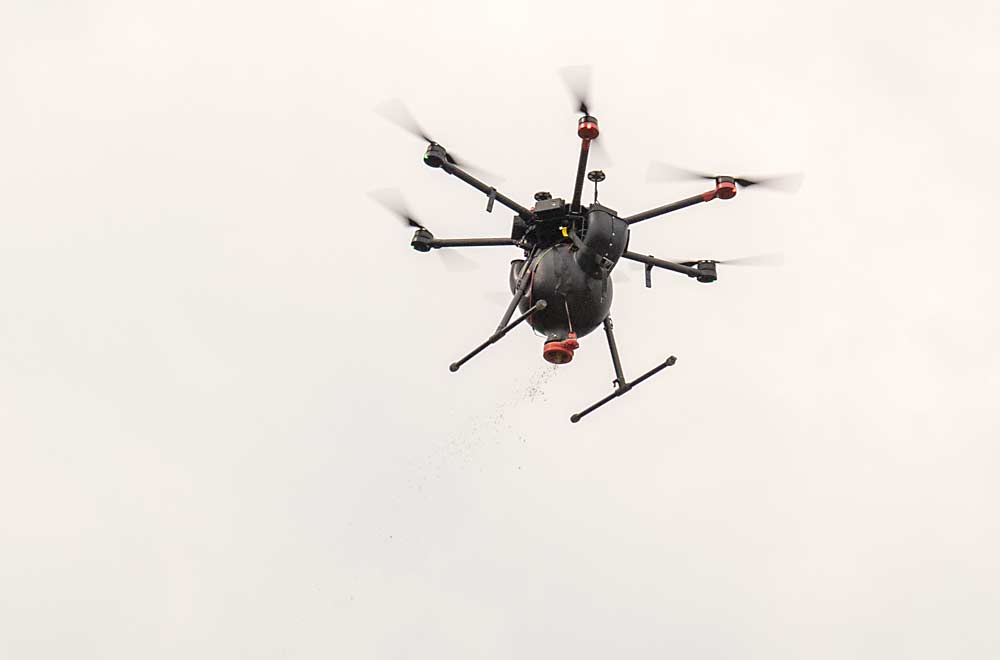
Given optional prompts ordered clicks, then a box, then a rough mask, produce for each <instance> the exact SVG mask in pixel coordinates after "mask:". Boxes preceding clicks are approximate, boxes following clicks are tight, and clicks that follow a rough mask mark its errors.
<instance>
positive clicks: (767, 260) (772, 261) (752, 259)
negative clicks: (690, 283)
mask: <svg viewBox="0 0 1000 660" xmlns="http://www.w3.org/2000/svg"><path fill="white" fill-rule="evenodd" d="M667 261H673V262H674V263H675V264H681V265H682V266H689V267H694V266H696V265H698V262H699V261H711V262H712V263H713V264H723V265H726V266H766V267H772V266H783V265H784V264H785V255H784V254H782V253H781V252H770V253H768V254H755V255H752V256H749V257H736V258H735V259H696V260H690V259H686V260H683V261H675V260H673V259H667Z"/></svg>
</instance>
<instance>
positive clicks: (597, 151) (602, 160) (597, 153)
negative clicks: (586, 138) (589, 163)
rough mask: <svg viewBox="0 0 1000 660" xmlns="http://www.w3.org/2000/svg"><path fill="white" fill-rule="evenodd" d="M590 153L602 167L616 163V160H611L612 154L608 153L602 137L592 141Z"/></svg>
mask: <svg viewBox="0 0 1000 660" xmlns="http://www.w3.org/2000/svg"><path fill="white" fill-rule="evenodd" d="M590 153H591V155H593V156H594V157H595V160H596V161H597V164H598V165H600V166H601V167H611V166H612V165H614V161H612V160H611V154H609V153H608V150H607V148H605V146H604V141H603V140H601V138H600V137H598V138H597V139H596V140H592V141H591V143H590Z"/></svg>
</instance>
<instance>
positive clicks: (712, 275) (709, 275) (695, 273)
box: [622, 251, 718, 282]
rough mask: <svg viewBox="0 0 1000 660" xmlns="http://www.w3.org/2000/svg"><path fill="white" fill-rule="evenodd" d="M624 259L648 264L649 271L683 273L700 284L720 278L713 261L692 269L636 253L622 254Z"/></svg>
mask: <svg viewBox="0 0 1000 660" xmlns="http://www.w3.org/2000/svg"><path fill="white" fill-rule="evenodd" d="M622 257H623V258H625V259H631V260H632V261H638V262H640V263H644V264H646V268H647V269H648V268H650V267H653V266H655V267H657V268H663V269H665V270H672V271H674V272H675V273H683V274H684V275H687V276H688V277H694V278H697V279H698V281H699V282H714V281H715V280H716V279H717V277H718V276H717V275H716V271H715V264H714V263H713V262H711V261H706V262H703V263H704V264H705V265H704V266H703V267H700V268H691V267H690V266H684V265H682V264H675V263H674V262H672V261H664V260H663V259H657V258H656V257H653V256H647V255H645V254H638V253H636V252H628V251H626V252H625V253H623V254H622Z"/></svg>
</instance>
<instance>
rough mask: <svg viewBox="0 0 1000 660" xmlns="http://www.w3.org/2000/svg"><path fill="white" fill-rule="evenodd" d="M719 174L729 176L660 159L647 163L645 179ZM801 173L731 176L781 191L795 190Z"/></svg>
mask: <svg viewBox="0 0 1000 660" xmlns="http://www.w3.org/2000/svg"><path fill="white" fill-rule="evenodd" d="M720 176H730V175H728V174H705V173H704V172H696V171H694V170H687V169H684V168H681V167H675V166H674V165H669V164H667V163H663V162H660V161H654V162H652V163H650V165H649V172H648V173H647V175H646V180H647V181H648V182H650V183H656V182H661V181H683V180H685V179H708V180H712V181H714V180H715V179H717V178H719V177H720ZM802 179H803V175H802V174H801V173H792V174H778V175H774V176H766V177H754V178H752V179H748V178H743V177H733V180H734V181H736V184H737V185H739V186H740V187H743V188H746V187H747V186H760V187H761V188H768V189H771V190H778V191H781V192H795V191H796V190H798V189H799V187H800V186H801V185H802Z"/></svg>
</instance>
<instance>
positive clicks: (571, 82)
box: [559, 65, 611, 166]
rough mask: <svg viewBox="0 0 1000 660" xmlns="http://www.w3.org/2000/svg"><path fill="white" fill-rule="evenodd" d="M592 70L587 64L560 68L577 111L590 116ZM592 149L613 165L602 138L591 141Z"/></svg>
mask: <svg viewBox="0 0 1000 660" xmlns="http://www.w3.org/2000/svg"><path fill="white" fill-rule="evenodd" d="M591 74H592V70H591V68H590V67H589V66H586V65H577V66H567V67H564V68H562V69H560V70H559V75H560V77H561V78H562V79H563V83H565V85H566V89H568V90H569V93H570V95H571V96H572V97H573V102H574V104H575V105H576V111H577V112H579V113H582V114H583V116H584V117H590V116H591V115H590V99H591V94H590V80H591V77H592V75H591ZM590 148H591V151H593V152H594V155H595V156H597V157H598V158H600V159H601V161H603V162H604V163H605V164H606V165H608V166H610V165H611V156H610V155H609V154H608V151H607V149H605V148H604V143H603V142H602V141H601V140H594V141H592V142H591V143H590Z"/></svg>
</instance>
